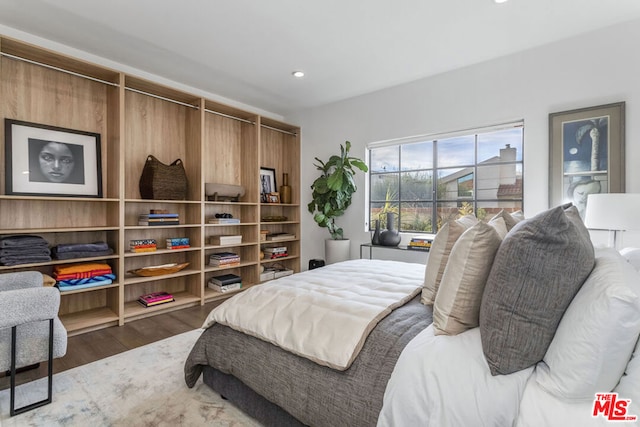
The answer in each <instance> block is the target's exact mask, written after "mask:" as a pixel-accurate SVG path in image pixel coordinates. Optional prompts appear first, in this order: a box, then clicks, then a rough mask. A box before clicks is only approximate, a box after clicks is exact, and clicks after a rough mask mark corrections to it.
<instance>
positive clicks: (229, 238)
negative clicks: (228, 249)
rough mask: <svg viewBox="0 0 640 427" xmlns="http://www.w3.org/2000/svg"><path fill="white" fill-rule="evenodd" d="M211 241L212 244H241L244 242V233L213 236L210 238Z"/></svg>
mask: <svg viewBox="0 0 640 427" xmlns="http://www.w3.org/2000/svg"><path fill="white" fill-rule="evenodd" d="M209 243H210V244H212V245H239V244H240V243H242V235H241V234H234V235H220V236H211V237H210V238H209Z"/></svg>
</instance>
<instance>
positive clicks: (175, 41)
mask: <svg viewBox="0 0 640 427" xmlns="http://www.w3.org/2000/svg"><path fill="white" fill-rule="evenodd" d="M638 18H640V0H510V1H509V2H507V3H504V4H495V3H494V2H493V0H396V1H393V2H392V1H391V0H322V1H321V0H271V1H266V0H253V1H251V0H108V1H107V0H0V24H3V25H5V26H7V27H12V28H14V29H17V30H21V31H24V32H27V33H30V34H32V35H36V36H39V37H43V38H46V39H49V40H52V41H55V42H58V43H62V44H64V45H67V46H70V47H73V48H76V49H80V50H83V51H86V52H89V53H92V54H94V55H98V56H101V57H104V58H107V59H110V60H112V61H116V62H119V63H122V64H126V65H128V66H131V67H135V68H137V69H140V70H143V71H146V72H149V73H153V74H155V75H158V76H162V77H164V78H167V79H170V80H173V81H176V82H179V83H183V84H186V85H189V86H192V87H194V88H197V89H200V90H202V91H206V92H210V93H213V94H218V95H220V96H223V97H226V98H229V99H232V100H235V101H238V102H241V103H244V104H247V105H250V106H253V107H256V108H260V109H263V110H266V111H270V112H273V113H276V114H280V115H286V114H287V112H289V111H292V110H298V109H303V108H309V107H315V106H319V105H323V104H326V103H330V102H333V101H338V100H341V99H345V98H349V97H352V96H357V95H361V94H364V93H368V92H372V91H376V90H379V89H383V88H386V87H390V86H395V85H398V84H402V83H406V82H409V81H412V80H417V79H420V78H423V77H427V76H431V75H434V74H438V73H442V72H445V71H449V70H452V69H456V68H460V67H464V66H467V65H470V64H474V63H478V62H482V61H486V60H488V59H492V58H496V57H499V56H503V55H507V54H510V53H514V52H518V51H522V50H525V49H529V48H532V47H535V46H540V45H544V44H547V43H551V42H553V41H556V40H560V39H563V38H568V37H572V36H575V35H577V34H580V33H584V32H588V31H593V30H595V29H598V28H604V27H607V26H610V25H614V24H616V23H619V22H623V21H628V20H632V19H638ZM589 54H590V53H589V52H585V58H588V55H589ZM630 54H635V53H632V52H630ZM297 69H301V70H304V71H305V72H306V76H305V77H304V78H303V79H294V78H293V77H292V76H291V72H292V71H293V70H297Z"/></svg>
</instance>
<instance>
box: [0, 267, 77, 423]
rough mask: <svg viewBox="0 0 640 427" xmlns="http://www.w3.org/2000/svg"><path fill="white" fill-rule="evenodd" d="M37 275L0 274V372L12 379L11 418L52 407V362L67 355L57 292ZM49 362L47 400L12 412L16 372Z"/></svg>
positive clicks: (65, 333) (32, 272)
mask: <svg viewBox="0 0 640 427" xmlns="http://www.w3.org/2000/svg"><path fill="white" fill-rule="evenodd" d="M42 283H43V276H42V274H41V273H39V272H37V271H25V272H17V273H5V274H0V371H7V370H8V371H10V375H11V409H10V412H11V416H14V415H16V414H20V413H22V412H26V411H29V410H31V409H34V408H37V407H40V406H43V405H46V404H48V403H51V396H52V385H53V379H52V377H53V359H54V358H56V357H62V356H64V355H65V353H66V352H67V331H66V329H65V328H64V326H63V325H62V322H61V321H60V319H59V318H58V309H59V308H60V291H59V290H58V289H57V288H53V287H43V286H42ZM44 361H48V394H47V398H46V399H44V400H41V401H39V402H35V403H31V404H28V405H25V406H22V407H21V408H17V409H16V408H15V391H16V370H17V369H18V368H21V367H25V366H30V365H34V364H38V363H40V362H44Z"/></svg>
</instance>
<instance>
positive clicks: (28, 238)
mask: <svg viewBox="0 0 640 427" xmlns="http://www.w3.org/2000/svg"><path fill="white" fill-rule="evenodd" d="M43 244H44V245H45V246H47V247H49V243H48V242H47V241H46V240H44V239H43V238H42V237H40V236H33V235H31V234H11V235H7V236H3V237H0V248H15V247H25V246H27V247H29V246H34V245H43Z"/></svg>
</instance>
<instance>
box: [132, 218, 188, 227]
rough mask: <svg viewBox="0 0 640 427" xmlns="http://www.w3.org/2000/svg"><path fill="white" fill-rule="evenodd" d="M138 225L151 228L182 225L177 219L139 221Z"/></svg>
mask: <svg viewBox="0 0 640 427" xmlns="http://www.w3.org/2000/svg"><path fill="white" fill-rule="evenodd" d="M138 225H148V226H150V227H153V226H157V225H180V221H179V220H176V219H175V218H167V219H162V220H155V219H149V220H142V219H140V220H138Z"/></svg>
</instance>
